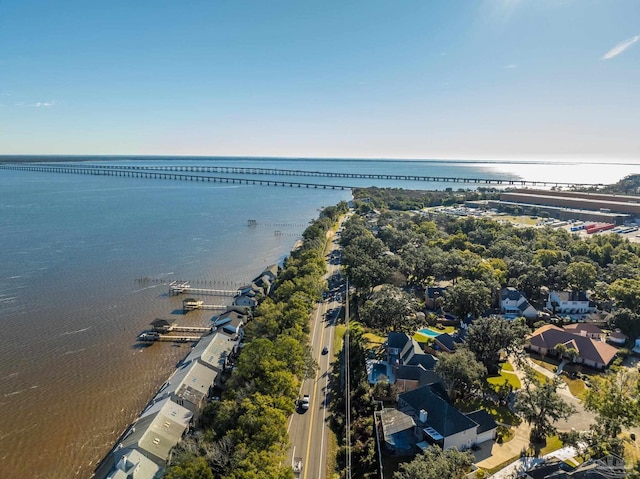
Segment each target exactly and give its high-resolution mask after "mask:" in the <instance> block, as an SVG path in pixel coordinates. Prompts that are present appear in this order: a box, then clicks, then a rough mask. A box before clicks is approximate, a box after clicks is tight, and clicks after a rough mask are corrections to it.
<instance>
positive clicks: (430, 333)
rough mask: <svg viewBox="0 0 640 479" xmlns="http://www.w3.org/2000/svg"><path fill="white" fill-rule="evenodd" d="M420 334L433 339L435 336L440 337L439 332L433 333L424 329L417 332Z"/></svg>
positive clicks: (431, 330)
mask: <svg viewBox="0 0 640 479" xmlns="http://www.w3.org/2000/svg"><path fill="white" fill-rule="evenodd" d="M418 332H419V333H420V334H424V335H425V336H431V337H432V338H435V337H436V336H440V335H441V334H442V333H441V332H439V331H434V330H433V329H429V328H424V329H421V330H419V331H418Z"/></svg>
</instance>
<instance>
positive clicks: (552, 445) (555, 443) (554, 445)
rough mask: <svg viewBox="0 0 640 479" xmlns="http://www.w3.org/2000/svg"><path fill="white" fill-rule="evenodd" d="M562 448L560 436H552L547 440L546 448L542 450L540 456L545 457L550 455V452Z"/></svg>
mask: <svg viewBox="0 0 640 479" xmlns="http://www.w3.org/2000/svg"><path fill="white" fill-rule="evenodd" d="M561 447H562V441H561V440H560V438H559V437H558V436H550V437H548V438H547V443H546V444H545V446H544V447H543V448H542V449H540V455H541V456H544V455H545V454H549V453H550V452H553V451H557V450H558V449H560V448H561Z"/></svg>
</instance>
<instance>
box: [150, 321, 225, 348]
mask: <svg viewBox="0 0 640 479" xmlns="http://www.w3.org/2000/svg"><path fill="white" fill-rule="evenodd" d="M151 326H152V327H153V329H152V330H151V331H143V332H142V333H141V334H140V335H139V336H138V341H142V342H147V343H151V342H155V341H165V342H174V343H191V342H195V341H198V340H200V338H202V336H206V335H207V334H211V333H212V332H213V329H214V328H211V327H206V326H179V325H177V324H175V323H173V324H170V323H169V321H167V320H166V319H156V320H155V321H154V322H152V323H151ZM174 333H187V334H174ZM196 335H197V336H196Z"/></svg>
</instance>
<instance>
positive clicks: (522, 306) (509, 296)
mask: <svg viewBox="0 0 640 479" xmlns="http://www.w3.org/2000/svg"><path fill="white" fill-rule="evenodd" d="M500 312H501V313H502V314H503V315H504V316H505V317H507V318H520V317H523V318H527V319H535V318H537V317H538V310H537V309H536V308H534V307H533V306H532V305H531V303H530V302H529V301H528V300H527V298H525V297H524V295H523V294H522V293H521V292H520V291H518V290H517V289H515V288H511V287H509V288H503V289H502V290H500Z"/></svg>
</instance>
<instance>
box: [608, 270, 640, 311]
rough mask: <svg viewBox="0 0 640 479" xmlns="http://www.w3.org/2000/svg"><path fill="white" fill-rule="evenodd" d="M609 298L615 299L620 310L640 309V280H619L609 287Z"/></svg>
mask: <svg viewBox="0 0 640 479" xmlns="http://www.w3.org/2000/svg"><path fill="white" fill-rule="evenodd" d="M609 296H610V297H611V298H613V299H614V300H615V302H616V305H617V306H618V307H620V308H629V309H630V310H632V311H637V310H638V309H640V280H639V279H629V278H624V279H617V280H615V281H614V282H613V283H612V284H611V286H609Z"/></svg>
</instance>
